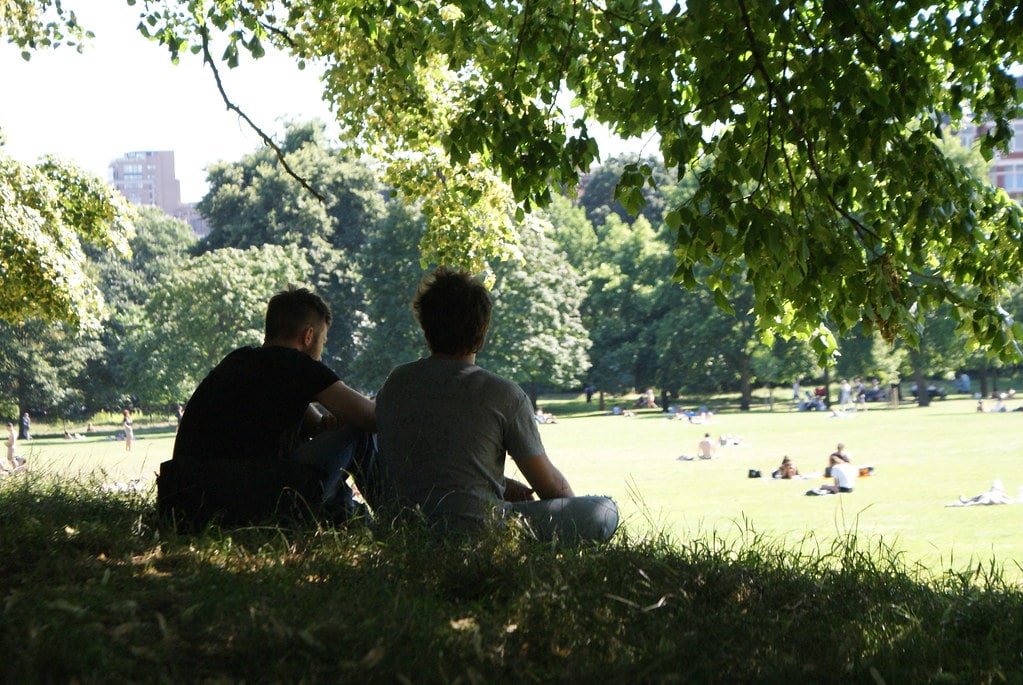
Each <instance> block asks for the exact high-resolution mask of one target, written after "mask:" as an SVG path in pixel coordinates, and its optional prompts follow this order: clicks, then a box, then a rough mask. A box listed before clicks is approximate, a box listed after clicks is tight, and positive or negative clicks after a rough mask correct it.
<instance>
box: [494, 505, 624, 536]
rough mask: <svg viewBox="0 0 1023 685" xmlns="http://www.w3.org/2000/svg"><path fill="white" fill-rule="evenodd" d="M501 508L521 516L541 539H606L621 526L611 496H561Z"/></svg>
mask: <svg viewBox="0 0 1023 685" xmlns="http://www.w3.org/2000/svg"><path fill="white" fill-rule="evenodd" d="M501 508H502V509H503V510H504V511H506V512H509V513H511V514H514V515H517V516H519V517H520V518H522V519H523V520H524V521H525V523H526V524H527V525H528V526H529V529H530V530H532V531H533V534H534V535H536V537H537V538H539V539H541V540H552V539H554V538H557V539H559V540H562V541H566V542H578V541H594V542H605V541H607V540H610V539H611V536H612V535H614V532H615V530H616V529H617V528H618V505H617V504H615V502H614V500H613V499H611V498H610V497H597V496H594V495H588V496H585V497H561V498H558V499H541V500H532V501H529V502H508V503H506V504H503V505H502V506H501Z"/></svg>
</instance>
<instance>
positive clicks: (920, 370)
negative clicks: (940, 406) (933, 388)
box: [910, 340, 931, 407]
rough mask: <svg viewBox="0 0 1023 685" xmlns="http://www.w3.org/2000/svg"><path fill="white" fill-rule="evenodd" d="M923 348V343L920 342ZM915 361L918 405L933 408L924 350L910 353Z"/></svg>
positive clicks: (914, 377)
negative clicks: (925, 367)
mask: <svg viewBox="0 0 1023 685" xmlns="http://www.w3.org/2000/svg"><path fill="white" fill-rule="evenodd" d="M920 344H921V346H922V345H923V341H922V340H921V341H920ZM910 358H911V359H912V360H913V382H914V383H916V403H917V406H920V407H929V406H931V393H930V392H928V390H927V381H926V379H925V378H924V354H923V351H922V350H914V351H913V352H911V353H910Z"/></svg>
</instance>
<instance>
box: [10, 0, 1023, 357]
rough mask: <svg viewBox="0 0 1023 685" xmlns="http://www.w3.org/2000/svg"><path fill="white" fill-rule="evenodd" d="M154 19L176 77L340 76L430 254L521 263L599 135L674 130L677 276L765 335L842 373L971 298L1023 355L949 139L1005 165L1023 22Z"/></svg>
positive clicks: (465, 15) (185, 3)
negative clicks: (415, 207)
mask: <svg viewBox="0 0 1023 685" xmlns="http://www.w3.org/2000/svg"><path fill="white" fill-rule="evenodd" d="M129 2H130V4H134V0H129ZM72 4H73V3H72V2H69V1H68V0H65V1H64V2H56V0H38V1H36V2H28V1H27V0H17V1H16V2H13V3H6V5H5V7H9V8H12V9H11V10H9V12H8V14H6V15H5V16H4V17H3V20H2V21H0V27H2V28H0V30H3V31H4V32H5V35H6V37H7V39H8V40H9V41H13V42H15V43H16V44H18V45H21V46H23V47H26V48H37V47H41V46H45V45H48V44H56V43H60V42H61V40H65V41H70V42H74V40H75V39H76V38H77V37H78V35H79V33H80V30H79V27H77V22H76V21H75V17H74V14H73V13H72V11H71V9H70V8H71V5H72ZM140 16H141V21H140V24H139V29H140V31H141V32H142V33H144V34H146V35H148V36H150V37H153V38H154V39H156V40H158V41H159V42H161V43H163V44H164V45H165V46H167V47H168V48H169V50H170V51H171V53H172V56H173V58H174V59H178V58H179V57H180V56H181V55H182V54H183V53H184V54H187V52H188V51H192V52H195V53H199V54H201V55H202V56H203V57H204V58H205V59H206V60H207V61H208V62H209V63H210V64H211V65H213V66H214V67H216V68H220V67H223V66H226V67H235V66H237V65H238V64H239V63H240V62H241V60H242V59H243V57H245V56H248V57H251V58H259V57H261V56H262V55H263V54H264V53H265V50H266V46H267V45H268V44H272V45H274V46H276V47H278V48H280V49H282V50H284V51H286V52H288V53H290V54H291V55H293V56H294V58H295V59H296V60H298V61H299V62H300V63H302V64H305V63H307V62H308V63H315V64H316V65H317V66H319V67H322V69H323V72H324V77H323V84H324V97H325V99H326V100H327V101H328V102H329V103H330V104H331V106H332V108H333V109H334V111H335V112H337V116H338V121H339V123H340V125H341V130H342V135H343V137H344V138H345V139H346V140H347V141H348V142H349V144H350V146H351V149H352V151H353V152H369V153H371V154H372V155H374V156H375V157H376V158H377V159H378V160H380V161H381V162H382V163H383V164H384V167H385V169H386V170H387V174H388V175H387V181H388V182H389V183H391V184H393V185H394V186H395V187H397V188H398V189H399V190H400V191H401V192H404V193H406V194H408V195H410V196H412V197H418V198H420V199H421V202H422V209H423V212H424V215H425V217H426V220H427V230H426V231H425V233H424V236H423V239H422V242H421V247H422V249H423V253H424V259H425V260H426V261H437V262H441V263H452V262H457V263H461V264H464V265H467V266H470V267H474V268H482V267H483V266H484V265H485V264H486V263H487V262H488V259H489V256H490V255H495V254H500V253H502V252H505V251H507V250H508V247H509V245H510V244H513V243H514V241H515V231H514V228H513V225H512V222H510V221H509V217H510V216H518V217H521V215H522V213H523V212H525V211H531V210H532V209H534V208H535V207H536V206H542V205H546V204H547V203H548V202H549V201H550V199H551V197H552V195H553V194H555V193H556V192H559V191H560V190H561V189H564V188H567V189H571V188H574V187H576V186H577V185H578V183H579V180H580V175H581V174H584V173H585V172H586V171H587V170H588V169H589V167H590V166H591V164H592V163H593V162H594V160H596V159H597V158H598V156H599V154H600V150H599V147H598V144H597V142H596V140H595V139H594V137H593V135H592V134H591V132H590V125H591V124H590V122H594V121H596V122H601V123H603V124H606V125H607V126H608V127H609V128H610V129H611V130H612V131H613V132H615V133H617V134H618V135H621V136H625V137H632V136H646V135H649V134H650V133H651V132H652V133H655V134H656V138H655V139H656V141H657V146H658V148H659V152H660V154H661V157H662V159H663V161H664V166H665V167H666V168H668V169H671V170H673V171H674V173H676V174H677V176H678V177H679V178H681V177H683V176H685V175H687V174H694V175H695V178H696V180H697V184H696V190H695V192H694V193H692V194H690V195H688V196H686V197H685V198H682V199H681V200H679V202H677V203H676V204H673V205H668V206H666V208H665V210H666V212H665V219H666V222H667V223H668V225H669V227H670V228H671V229H672V230H673V231H674V233H675V243H676V244H675V249H674V269H673V273H672V274H671V275H670V276H671V277H673V278H674V279H676V280H678V281H680V282H682V283H684V284H686V285H688V286H690V287H692V286H695V285H696V284H697V282H698V281H699V282H701V283H703V284H705V285H707V286H709V287H710V289H711V290H712V291H714V293H715V299H716V301H717V303H718V304H719V305H720V306H722V307H724V308H726V309H727V308H729V307H731V306H732V304H733V303H732V302H731V299H732V294H733V293H732V291H731V290H730V288H731V285H730V284H732V283H733V282H735V281H734V279H733V278H732V277H733V276H736V275H738V276H742V277H743V280H744V281H745V282H748V283H750V285H751V286H752V288H753V300H752V301H753V311H754V314H755V316H756V317H757V322H758V325H759V327H760V328H761V329H762V330H768V329H777V330H780V331H784V332H788V333H793V332H794V333H798V334H801V335H803V336H804V337H808V338H810V339H811V340H812V342H813V344H814V346H815V349H816V350H817V351H818V353H819V354H822V355H823V354H826V353H827V352H828V351H830V350H831V349H833V346H834V339H833V336H832V334H831V331H832V330H834V331H837V332H844V331H847V330H849V329H851V328H853V327H856V326H861V327H862V328H864V329H865V330H866V331H867V332H870V331H873V330H877V331H880V332H881V333H882V334H883V335H884V336H885V337H886V338H887V339H889V340H893V339H895V338H896V337H899V336H901V337H903V338H904V339H906V340H908V341H910V342H912V343H915V342H916V341H917V340H918V338H919V334H920V326H921V325H922V324H923V319H922V317H923V316H924V314H925V312H926V311H928V310H932V309H934V308H935V307H936V306H937V305H938V304H940V303H942V302H946V303H950V304H952V305H953V307H952V310H951V311H952V313H953V315H954V316H955V317H956V318H957V320H958V321H960V323H961V325H962V328H961V330H962V331H963V332H964V333H966V334H968V335H969V336H970V337H971V338H972V339H974V340H975V341H977V342H978V343H979V344H982V345H986V346H990V348H991V349H992V350H994V351H998V352H1001V353H1003V355H1006V356H1011V355H1015V354H1017V349H1018V348H1017V346H1016V341H1017V339H1018V338H1020V337H1023V327H1021V326H1019V325H1014V324H1012V321H1011V319H1010V318H1009V317H1008V316H1007V315H1006V313H1005V312H1004V310H1002V309H1001V307H1000V302H1001V301H1002V300H1003V299H1004V298H1005V297H1006V294H1005V292H1004V287H1005V282H1006V280H1007V278H1008V277H1010V276H1014V275H1015V274H1017V273H1020V271H1021V267H1023V249H1021V245H1023V240H1021V237H1023V236H1021V228H1020V208H1019V206H1018V205H1016V204H1015V203H1012V202H1010V201H1009V200H1008V198H1007V197H1006V196H1005V195H1004V194H1002V193H1000V192H998V191H995V190H993V189H992V188H990V187H989V186H988V185H986V183H985V182H984V180H983V179H980V178H977V177H976V176H975V175H973V174H972V173H971V172H970V170H969V169H968V168H967V167H964V166H963V165H962V164H960V163H958V162H957V161H955V160H951V159H950V158H949V157H947V156H945V155H943V154H941V151H940V148H939V144H938V140H939V133H940V132H941V131H942V130H944V129H946V128H948V127H955V126H957V125H959V124H961V123H963V122H967V121H972V122H977V123H982V124H984V131H985V132H984V134H983V139H982V141H981V147H982V151H983V152H984V154H985V155H987V156H990V155H991V154H992V153H993V151H994V150H995V149H996V148H997V147H998V146H1004V144H1005V143H1006V142H1007V141H1008V139H1009V138H1010V137H1011V134H1012V133H1011V126H1010V120H1011V119H1012V118H1014V117H1015V116H1016V115H1017V114H1018V109H1019V108H1018V105H1019V93H1018V90H1017V85H1016V81H1015V79H1014V78H1013V76H1012V69H1013V68H1014V60H1015V59H1017V57H1018V56H1019V55H1020V54H1021V52H1023V50H1021V49H1023V12H1021V11H1020V9H1019V7H1018V6H1017V5H1016V4H1015V3H1000V2H954V1H951V0H943V1H932V0H928V1H927V2H922V1H920V0H910V1H908V2H907V1H905V0H875V1H874V2H838V1H835V0H796V1H793V2H785V3H781V2H757V3H751V2H746V1H744V0H729V1H727V2H708V1H707V0H692V1H690V2H685V3H678V2H676V3H674V4H671V3H668V2H665V1H664V0H604V1H602V2H597V1H594V0H582V1H580V2H574V3H564V2H553V1H552V0H528V1H527V2H525V3H494V2H482V1H480V0H450V1H445V2H439V1H436V0H430V1H427V2H423V1H421V0H387V2H381V1H378V0H371V1H369V2H321V1H319V0H291V1H290V2H288V3H266V2H255V1H253V0H249V1H246V2H238V3H210V2H206V1H205V0H172V1H167V2H159V3H157V2H144V3H141V4H140ZM655 181H656V178H655V174H654V173H653V171H652V169H651V167H650V166H649V165H646V164H641V163H635V164H630V165H626V166H625V167H624V168H623V169H622V172H621V176H620V178H619V180H618V186H617V190H616V196H617V199H618V200H619V201H620V202H621V204H622V205H623V206H624V207H625V208H626V209H627V210H629V211H630V212H634V213H635V212H638V211H640V210H641V209H642V205H643V202H644V193H643V188H644V187H645V186H648V185H649V184H650V183H653V182H655ZM704 274H706V275H704ZM668 276H669V275H668V274H666V275H665V277H666V278H667V277H668Z"/></svg>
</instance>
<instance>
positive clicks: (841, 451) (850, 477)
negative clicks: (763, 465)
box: [771, 442, 871, 495]
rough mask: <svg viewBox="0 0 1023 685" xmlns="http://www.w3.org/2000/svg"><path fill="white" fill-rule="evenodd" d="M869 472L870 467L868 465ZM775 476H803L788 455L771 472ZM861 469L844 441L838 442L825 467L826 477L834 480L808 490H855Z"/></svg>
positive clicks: (819, 492)
mask: <svg viewBox="0 0 1023 685" xmlns="http://www.w3.org/2000/svg"><path fill="white" fill-rule="evenodd" d="M865 470H867V471H868V472H869V471H870V470H871V469H870V467H866V469H865ZM771 475H772V477H774V478H783V479H793V478H801V477H802V476H801V474H800V473H799V467H797V466H796V464H795V462H793V461H792V460H791V459H789V457H788V456H785V457H782V460H781V464H780V465H779V466H778V468H777V469H775V470H774V472H773V473H772V474H771ZM858 476H859V470H858V469H857V468H856V467H855V466H853V464H852V457H850V456H849V453H848V452H847V451H846V449H845V444H844V443H841V442H840V443H838V447H837V448H836V449H835V451H834V452H832V453H831V454H829V455H828V465H827V466H826V467H825V469H824V477H825V478H831V479H832V481H833V482H831V483H824V484H822V485H820V486H819V487H817V488H813V489H811V490H808V491H807V493H806V494H808V495H811V494H812V495H837V494H840V493H848V492H852V491H853V486H854V484H855V482H856V478H857V477H858Z"/></svg>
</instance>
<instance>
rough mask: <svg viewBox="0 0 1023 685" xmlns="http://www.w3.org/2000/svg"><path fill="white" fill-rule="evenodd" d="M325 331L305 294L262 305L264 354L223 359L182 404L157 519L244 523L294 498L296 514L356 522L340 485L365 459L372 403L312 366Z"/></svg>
mask: <svg viewBox="0 0 1023 685" xmlns="http://www.w3.org/2000/svg"><path fill="white" fill-rule="evenodd" d="M330 322H331V313H330V307H329V306H328V305H327V303H326V302H325V301H324V300H323V298H321V297H320V296H319V295H316V294H315V293H313V292H311V291H309V290H307V289H306V288H294V287H292V288H289V289H288V290H284V291H282V292H279V293H277V294H276V295H274V296H273V298H271V299H270V302H269V304H268V305H267V309H266V321H265V330H264V340H263V345H262V346H261V347H242V348H239V349H237V350H235V351H234V352H231V353H230V354H229V355H227V356H226V357H225V358H224V359H223V360H222V361H221V362H220V363H219V364H218V365H217V366H216V367H215V368H214V369H213V370H212V371H210V373H209V375H207V376H206V378H205V379H203V381H202V382H201V383H200V384H199V387H197V388H196V389H195V392H194V393H193V394H192V397H191V399H189V400H188V407H187V411H185V412H184V414H183V415H182V417H181V425H180V426H179V427H178V431H177V436H176V437H175V440H174V456H173V459H172V460H171V461H170V462H164V464H162V465H161V474H160V478H159V480H158V502H159V503H160V510H161V511H162V512H164V513H169V512H170V511H171V510H175V511H176V512H177V515H178V516H179V517H183V518H185V519H186V520H187V521H190V522H192V523H202V522H204V521H205V520H207V519H209V518H211V517H214V516H217V515H220V516H222V517H223V518H224V520H225V521H227V522H246V521H250V520H258V519H264V518H266V517H267V516H268V515H270V514H272V513H274V511H275V510H276V508H277V506H278V503H279V500H280V499H281V498H282V496H284V495H285V494H293V493H297V494H298V495H299V496H300V497H299V498H298V499H300V500H301V501H299V502H296V503H295V504H296V506H297V507H298V511H308V510H314V511H316V512H317V513H320V514H322V515H324V516H325V517H327V518H329V519H331V520H341V519H346V518H348V517H349V516H351V515H352V514H353V513H357V511H358V509H359V508H358V507H357V505H356V503H355V502H354V500H353V499H352V493H351V490H350V489H349V488H348V486H347V484H346V478H347V475H348V472H352V473H353V475H355V476H356V477H357V479H358V477H360V469H361V468H363V467H367V462H368V461H369V460H370V459H371V458H372V454H373V449H372V439H371V437H372V436H371V433H372V432H373V431H375V430H376V417H375V413H374V404H373V402H372V400H369V399H368V398H366V397H365V396H363V395H362V394H360V393H358V392H356V391H355V390H353V389H352V388H350V387H348V386H347V385H345V384H344V383H343V382H341V380H340V379H339V378H338V377H337V374H335V373H334V372H333V371H332V370H331V369H330V368H329V367H327V366H326V365H325V364H323V362H321V361H320V357H321V355H322V353H323V346H324V344H325V343H326V340H327V329H328V328H329V327H330ZM314 403H315V404H314ZM321 407H322V409H323V410H326V411H325V412H324V411H323V410H321Z"/></svg>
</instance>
